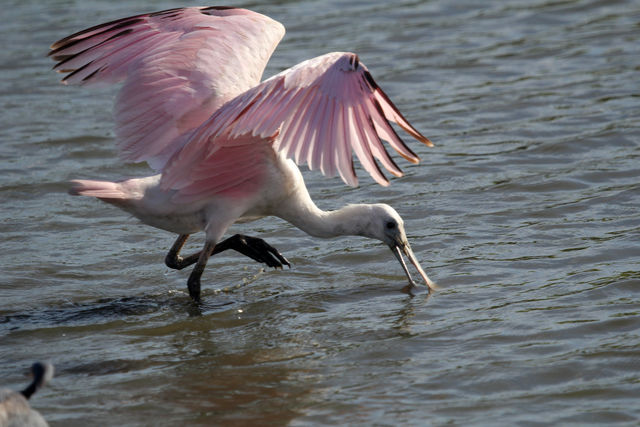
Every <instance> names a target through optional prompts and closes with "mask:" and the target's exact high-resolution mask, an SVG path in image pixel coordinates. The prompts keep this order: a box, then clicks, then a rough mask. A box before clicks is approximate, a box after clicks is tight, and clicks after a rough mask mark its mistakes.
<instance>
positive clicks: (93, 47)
mask: <svg viewBox="0 0 640 427" xmlns="http://www.w3.org/2000/svg"><path fill="white" fill-rule="evenodd" d="M284 32H285V30H284V27H283V26H282V25H281V24H280V23H279V22H276V21H274V20H273V19H271V18H269V17H266V16H264V15H261V14H258V13H256V12H252V11H249V10H245V9H237V8H229V7H187V8H179V9H171V10H165V11H162V12H156V13H149V14H143V15H137V16H132V17H129V18H123V19H119V20H116V21H112V22H109V23H106V24H102V25H98V26H95V27H92V28H89V29H86V30H84V31H80V32H78V33H75V34H73V35H70V36H68V37H65V38H63V39H62V40H59V41H57V42H55V43H54V44H53V45H52V46H51V49H52V51H51V52H50V53H49V55H50V56H51V57H52V58H53V59H54V60H55V61H57V62H58V63H57V64H56V65H55V66H54V69H55V70H57V71H58V72H61V73H68V74H67V75H66V76H65V77H64V78H63V80H62V81H63V82H64V83H66V84H77V85H89V84H93V83H117V82H124V84H123V87H122V88H121V89H120V92H119V93H118V96H117V99H116V102H115V122H116V134H117V141H118V142H117V144H118V148H119V152H120V155H121V157H122V159H123V160H125V161H133V162H140V161H146V162H147V163H148V164H149V165H150V166H151V167H152V168H153V169H155V170H156V172H158V174H157V175H153V176H149V177H146V178H135V179H128V180H125V181H120V182H104V181H89V180H76V181H74V186H73V188H72V189H71V191H70V192H71V194H74V195H83V196H93V197H97V198H99V199H101V200H103V201H105V202H108V203H111V204H113V205H116V206H118V207H119V208H121V209H124V210H125V211H127V212H130V213H131V214H133V215H134V216H136V217H137V218H139V219H140V220H141V221H142V222H144V223H145V224H148V225H151V226H154V227H157V228H161V229H164V230H168V231H171V232H174V233H177V234H179V237H178V239H177V240H176V242H175V244H174V245H173V247H172V248H171V251H170V252H169V254H168V255H167V258H166V262H167V265H169V266H170V267H176V268H183V267H186V266H187V265H191V264H193V263H195V267H194V268H193V271H192V273H191V275H190V276H189V279H188V282H187V285H188V288H189V294H190V295H191V297H192V298H193V299H194V300H196V301H198V300H199V297H200V278H201V276H202V272H203V270H204V268H205V265H206V263H207V260H208V258H209V257H210V256H211V255H212V254H213V253H216V252H218V251H219V250H224V249H226V248H229V247H233V248H239V249H240V250H243V249H244V250H245V252H251V253H254V254H255V253H257V254H258V255H257V256H254V257H253V258H254V259H257V260H258V261H263V262H264V259H263V258H265V257H267V258H269V257H270V258H271V261H272V263H273V262H275V263H279V264H280V266H281V264H282V263H286V260H285V259H284V258H283V257H282V256H281V255H280V254H279V253H278V252H277V251H276V250H275V249H273V248H272V247H271V246H268V245H267V244H266V242H263V241H262V240H260V239H256V240H255V241H254V243H255V242H259V243H257V244H255V245H252V244H247V243H238V242H235V243H234V242H233V241H232V242H229V241H228V240H227V241H226V243H225V242H222V244H221V243H220V242H221V239H222V237H223V236H224V234H225V232H226V230H227V229H228V228H229V227H230V226H231V225H232V224H234V223H237V222H244V221H250V220H253V219H257V218H260V217H264V216H269V215H272V216H277V217H280V218H282V219H284V220H286V221H288V222H290V223H291V224H293V225H295V226H296V227H298V228H300V229H301V230H303V231H305V232H306V233H308V234H310V235H312V236H317V237H334V236H342V235H356V236H364V237H369V238H373V239H378V240H381V241H382V242H384V243H386V244H387V245H389V247H390V248H391V250H392V251H393V253H394V254H395V256H396V257H397V258H398V260H399V261H400V264H401V266H402V268H403V270H404V272H405V274H406V275H407V278H408V280H409V287H408V288H407V289H409V290H411V289H412V288H413V287H414V286H415V285H416V284H415V282H414V281H413V279H412V278H411V275H410V273H409V270H408V269H407V266H406V265H405V262H404V259H403V256H402V254H404V255H406V256H407V257H408V259H409V261H410V262H411V263H412V264H413V265H414V266H415V268H416V269H417V271H418V272H419V274H420V275H421V276H422V278H423V279H424V281H425V282H426V284H427V289H428V290H431V288H433V286H434V284H433V282H431V280H429V278H428V277H427V275H426V274H425V272H424V271H423V269H422V267H421V266H420V264H419V263H418V261H417V260H416V257H415V256H414V254H413V252H412V250H411V246H410V245H409V242H408V240H407V236H406V234H405V230H404V223H403V221H402V218H401V217H400V215H398V213H397V212H396V211H395V210H394V209H393V208H391V207H390V206H388V205H385V204H372V205H369V204H362V205H348V206H345V207H343V208H341V209H338V210H335V211H328V212H325V211H322V210H320V209H319V208H318V207H317V206H316V205H315V203H314V202H313V201H312V200H311V197H310V196H309V193H308V191H307V188H306V187H305V184H304V180H303V178H302V175H301V173H300V170H299V169H298V167H297V166H296V164H298V165H302V164H304V163H307V164H308V166H309V168H310V169H320V171H321V172H322V173H323V174H324V175H327V176H330V177H331V176H335V175H336V174H339V175H340V177H341V178H342V180H343V181H344V182H345V183H346V184H348V185H351V186H356V185H357V183H358V180H357V178H356V174H355V169H354V165H353V159H352V153H353V152H355V154H356V155H357V157H358V159H359V160H360V163H361V164H362V166H363V167H364V169H365V170H366V171H367V172H369V173H370V174H371V176H372V177H373V179H375V181H376V182H378V183H379V184H381V185H383V186H386V185H389V181H388V180H387V178H386V177H385V176H384V175H383V173H382V171H381V169H380V167H379V166H378V163H376V160H375V159H377V160H378V161H379V162H380V163H381V164H382V165H383V166H384V167H385V168H386V169H387V170H388V171H389V172H391V173H392V174H393V175H395V176H402V171H401V170H400V169H399V168H398V166H397V165H396V164H395V162H394V161H393V160H392V159H391V157H390V156H389V154H388V153H387V151H386V149H385V148H384V146H383V145H382V141H381V140H382V139H384V140H386V141H387V142H388V143H389V144H390V145H391V147H393V148H394V149H395V150H396V151H397V152H398V153H399V154H400V155H401V156H402V157H404V158H405V159H407V160H408V161H410V162H412V163H418V161H419V158H418V156H417V155H416V154H415V153H414V152H413V151H411V150H410V149H409V148H408V147H407V146H406V145H405V144H404V142H403V141H402V140H401V139H400V138H399V137H398V135H397V134H396V132H395V131H394V129H393V128H392V127H391V125H390V123H389V122H394V123H396V124H397V125H399V126H400V127H401V128H402V129H404V130H405V131H406V132H407V133H409V135H411V136H413V137H414V138H416V139H417V140H418V141H420V142H422V143H424V144H426V145H428V146H432V143H431V141H429V139H428V138H426V137H425V136H423V135H422V134H420V133H419V132H418V131H417V130H416V129H414V127H413V126H411V124H409V122H408V121H407V120H406V119H405V118H404V117H403V115H402V114H401V113H400V111H399V110H398V109H397V108H396V106H395V105H394V104H393V103H392V102H391V101H390V100H389V98H388V97H387V95H386V94H385V93H384V92H383V91H382V89H381V88H380V87H379V86H378V85H377V84H376V83H375V81H374V79H373V77H372V76H371V74H370V73H369V71H368V69H367V67H365V65H364V64H362V63H361V62H360V61H359V59H358V56H357V55H355V54H353V53H344V52H334V53H328V54H326V55H322V56H319V57H317V58H314V59H310V60H307V61H304V62H302V63H300V64H298V65H296V66H294V67H293V68H290V69H288V70H286V71H283V72H281V73H279V74H277V75H275V76H273V77H271V78H269V79H267V80H265V81H263V82H262V83H260V78H261V75H262V73H263V71H264V68H265V66H266V63H267V61H268V59H269V57H270V56H271V54H272V52H273V51H274V49H275V47H276V45H277V44H278V42H279V41H280V39H281V38H282V37H283V36H284ZM201 230H204V232H205V234H206V238H205V244H204V248H203V249H202V250H201V251H200V252H199V253H197V254H194V255H191V256H189V257H186V258H181V257H180V256H179V252H180V249H181V248H182V246H183V244H184V242H185V241H186V239H187V238H188V236H189V234H191V233H194V232H197V231H201ZM242 238H243V237H242V236H241V237H239V238H236V240H238V239H240V240H242ZM272 255H273V256H275V259H274V258H273V256H272ZM249 256H250V255H249Z"/></svg>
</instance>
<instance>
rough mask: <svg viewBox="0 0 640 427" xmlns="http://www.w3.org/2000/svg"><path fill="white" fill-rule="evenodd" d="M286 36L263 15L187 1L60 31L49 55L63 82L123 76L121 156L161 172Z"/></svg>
mask: <svg viewBox="0 0 640 427" xmlns="http://www.w3.org/2000/svg"><path fill="white" fill-rule="evenodd" d="M283 36H284V27H283V26H282V25H281V24H280V23H278V22H276V21H274V20H272V19H271V18H268V17H266V16H264V15H261V14H258V13H255V12H252V11H249V10H245V9H236V8H227V7H189V8H180V9H171V10H166V11H162V12H157V13H151V14H144V15H137V16H132V17H129V18H124V19H119V20H117V21H113V22H109V23H106V24H102V25H98V26H95V27H92V28H89V29H86V30H84V31H80V32H78V33H76V34H73V35H71V36H69V37H65V38H63V39H61V40H59V41H57V42H56V43H54V44H53V45H51V49H52V50H51V52H50V53H49V55H50V56H51V57H52V58H53V59H54V60H55V61H57V62H58V63H57V64H56V65H55V66H54V69H55V70H57V71H59V72H62V73H69V74H67V75H66V76H65V77H64V78H63V82H64V83H67V84H78V85H84V84H92V83H117V82H120V81H124V86H123V87H122V89H121V90H120V92H119V95H118V97H117V100H116V105H115V120H116V133H117V137H118V147H119V150H120V154H121V157H122V158H123V159H124V160H127V161H147V162H148V163H149V164H150V165H151V166H152V167H154V168H155V169H157V170H160V169H162V168H163V167H164V165H165V162H166V160H167V159H168V158H169V157H171V155H173V153H174V152H175V151H177V150H179V149H180V148H182V145H183V144H184V142H185V141H186V138H185V135H186V134H187V133H189V131H191V130H193V129H194V128H196V127H198V126H199V125H200V124H202V123H203V122H204V121H205V120H206V119H207V118H209V117H210V116H211V114H212V113H213V112H214V111H216V110H217V109H218V108H219V107H220V106H221V105H223V104H224V103H225V102H227V101H228V100H230V99H232V98H234V97H235V96H237V95H238V94H241V93H243V92H245V91H246V90H248V89H250V88H252V87H254V86H256V85H257V84H258V83H259V82H260V79H261V76H262V73H263V71H264V68H265V66H266V64H267V61H268V60H269V57H270V56H271V54H272V52H273V50H274V49H275V47H276V46H277V44H278V42H279V41H280V39H281V38H282V37H283Z"/></svg>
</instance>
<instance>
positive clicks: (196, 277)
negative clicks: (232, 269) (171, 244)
mask: <svg viewBox="0 0 640 427" xmlns="http://www.w3.org/2000/svg"><path fill="white" fill-rule="evenodd" d="M185 240H186V239H185ZM214 247H215V244H213V243H209V242H206V243H205V244H204V249H202V250H201V251H200V256H199V257H198V261H197V262H196V265H195V267H193V271H192V272H191V274H190V275H189V280H187V287H188V288H189V295H190V296H191V298H192V299H193V300H194V301H195V302H200V277H202V273H203V272H204V268H205V267H206V266H207V261H208V260H209V257H210V256H211V253H212V252H213V248H214Z"/></svg>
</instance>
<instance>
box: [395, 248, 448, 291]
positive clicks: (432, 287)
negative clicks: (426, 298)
mask: <svg viewBox="0 0 640 427" xmlns="http://www.w3.org/2000/svg"><path fill="white" fill-rule="evenodd" d="M389 247H390V248H391V252H393V254H394V255H395V256H396V258H398V261H399V262H400V265H401V266H402V269H403V270H404V273H405V274H406V275H407V278H408V279H409V285H410V286H417V284H416V282H414V281H413V278H412V277H411V273H409V269H408V268H407V264H406V263H405V262H404V258H403V257H402V254H403V253H404V254H405V255H406V256H407V258H409V261H410V262H411V264H413V266H414V267H415V268H416V270H418V273H420V276H422V279H423V280H424V282H425V283H426V284H427V287H428V288H429V292H431V291H433V290H435V289H436V284H435V283H434V282H433V281H432V280H431V279H429V276H427V273H425V272H424V270H423V269H422V267H421V266H420V263H419V262H418V260H417V259H416V256H415V255H414V254H413V251H412V250H411V246H410V245H409V242H407V241H404V242H396V243H394V244H393V245H390V246H389Z"/></svg>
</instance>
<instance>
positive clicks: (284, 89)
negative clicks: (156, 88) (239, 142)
mask: <svg viewBox="0 0 640 427" xmlns="http://www.w3.org/2000/svg"><path fill="white" fill-rule="evenodd" d="M389 122H394V123H397V124H398V125H399V126H400V127H401V128H403V129H404V130H405V131H406V132H407V133H409V134H410V135H411V136H413V137H414V138H416V139H417V140H419V141H421V142H423V143H424V144H426V145H428V146H432V145H433V144H432V143H431V141H429V139H428V138H426V137H425V136H423V135H422V134H420V133H419V132H418V131H417V130H415V129H414V128H413V126H411V124H409V122H408V121H407V120H406V119H405V118H404V117H403V116H402V114H401V113H400V112H399V111H398V109H397V108H396V106H395V105H394V104H393V103H392V102H391V101H390V100H389V98H388V97H387V95H386V94H385V93H384V92H383V91H382V90H381V89H380V88H379V87H378V85H377V84H376V83H375V81H374V80H373V78H372V77H371V74H370V73H369V71H368V70H367V68H366V67H365V66H364V65H363V64H361V63H360V62H359V60H358V57H357V56H356V55H355V54H353V53H339V52H334V53H329V54H326V55H323V56H320V57H317V58H314V59H311V60H308V61H304V62H302V63H300V64H298V65H296V66H295V67H293V68H290V69H289V70H286V71H284V72H282V73H280V74H278V75H276V76H274V77H272V78H270V79H268V80H266V81H264V82H263V83H261V84H260V85H258V86H256V87H255V88H253V89H250V90H248V91H247V92H245V93H243V94H241V95H239V96H237V97H236V98H234V99H233V100H231V101H229V102H228V103H226V104H225V105H224V106H223V107H222V108H220V109H219V110H217V111H216V112H215V113H214V114H213V115H212V116H211V117H210V118H209V119H208V120H207V121H206V122H204V123H203V124H202V125H201V126H200V127H199V128H198V129H197V130H196V131H194V133H193V134H192V135H191V136H190V139H189V141H188V142H187V143H186V145H185V146H184V148H183V149H182V150H180V151H179V152H176V154H175V155H174V156H173V157H172V158H171V159H170V160H169V161H168V162H167V164H166V166H165V168H164V170H163V177H162V182H161V185H163V186H164V188H174V189H179V188H184V187H185V186H187V185H189V183H192V182H193V181H194V180H198V175H197V174H196V175H194V173H193V171H194V166H195V165H197V164H199V163H201V162H203V161H207V160H206V159H208V158H214V157H215V156H216V152H217V150H218V148H219V145H224V144H227V141H228V140H229V139H234V138H242V139H244V138H246V137H247V136H252V137H254V139H255V143H256V144H259V143H264V141H265V140H268V139H270V140H272V141H273V148H274V149H275V150H277V151H280V152H282V153H284V154H285V155H286V157H288V158H291V159H294V160H295V161H296V163H298V164H304V163H307V164H308V165H309V167H310V168H311V169H320V170H321V171H322V173H323V174H325V175H328V176H334V175H335V174H336V172H337V173H339V174H340V176H341V177H342V179H343V181H344V182H345V183H347V184H349V185H352V186H355V185H357V183H358V181H357V177H356V174H355V170H354V167H353V162H352V153H353V152H355V153H356V156H357V157H358V159H359V160H360V163H361V164H362V166H363V167H364V168H365V170H367V172H369V173H370V174H371V176H372V177H373V178H374V179H375V180H376V181H377V182H378V183H380V184H381V185H388V184H389V181H388V180H387V178H386V177H385V176H384V174H383V173H382V171H381V169H380V167H379V166H378V164H377V162H376V159H378V160H379V161H380V162H381V163H382V165H383V166H384V167H385V168H386V169H387V170H388V171H389V172H391V173H392V174H394V175H396V176H401V175H402V171H401V170H400V169H399V168H398V166H397V165H396V164H395V162H394V161H393V160H392V159H391V157H390V156H389V154H388V153H387V151H386V149H385V147H384V146H383V144H382V141H381V139H384V140H386V141H388V142H389V144H390V145H391V146H392V147H393V148H394V149H395V150H396V151H397V152H398V153H399V154H400V155H402V156H403V157H404V158H406V159H407V160H409V161H410V162H412V163H417V162H418V161H419V158H418V156H416V154H415V153H413V152H412V151H411V150H410V149H409V148H408V147H407V146H406V145H405V144H404V142H403V141H402V140H401V139H400V137H398V135H397V134H396V132H395V131H394V130H393V128H392V127H391V125H390V123H389ZM274 135H278V136H277V137H276V138H273V137H274ZM256 148H257V147H256ZM203 159H205V160H203Z"/></svg>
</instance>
